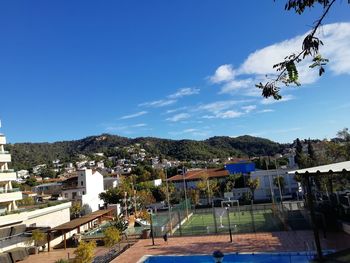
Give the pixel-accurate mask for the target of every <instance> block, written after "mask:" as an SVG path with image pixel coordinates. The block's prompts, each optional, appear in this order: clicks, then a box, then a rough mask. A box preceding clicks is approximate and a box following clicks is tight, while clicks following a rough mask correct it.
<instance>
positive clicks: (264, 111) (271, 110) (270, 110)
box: [258, 109, 275, 113]
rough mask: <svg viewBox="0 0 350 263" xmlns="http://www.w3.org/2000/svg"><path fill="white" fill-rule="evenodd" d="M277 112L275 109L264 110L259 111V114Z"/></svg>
mask: <svg viewBox="0 0 350 263" xmlns="http://www.w3.org/2000/svg"><path fill="white" fill-rule="evenodd" d="M274 111H275V110H273V109H263V110H259V111H258V113H267V112H274Z"/></svg>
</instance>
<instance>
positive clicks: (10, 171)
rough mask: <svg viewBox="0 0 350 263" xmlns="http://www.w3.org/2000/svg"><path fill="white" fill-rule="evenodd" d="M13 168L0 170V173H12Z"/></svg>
mask: <svg viewBox="0 0 350 263" xmlns="http://www.w3.org/2000/svg"><path fill="white" fill-rule="evenodd" d="M14 172H15V170H14V169H7V170H0V173H14Z"/></svg>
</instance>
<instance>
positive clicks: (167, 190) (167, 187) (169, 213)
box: [165, 168, 173, 233]
mask: <svg viewBox="0 0 350 263" xmlns="http://www.w3.org/2000/svg"><path fill="white" fill-rule="evenodd" d="M165 183H166V195H167V197H166V198H167V203H168V216H169V223H170V233H173V222H172V221H171V211H170V197H169V184H168V172H167V169H166V168H165Z"/></svg>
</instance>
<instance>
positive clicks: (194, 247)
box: [112, 231, 350, 263]
mask: <svg viewBox="0 0 350 263" xmlns="http://www.w3.org/2000/svg"><path fill="white" fill-rule="evenodd" d="M305 242H308V244H309V245H311V244H313V234H312V232H311V231H288V232H273V233H257V234H239V235H234V237H233V243H230V242H229V236H228V235H220V236H197V237H170V238H169V241H168V243H167V244H166V243H165V242H164V240H163V239H159V238H157V239H155V244H156V245H155V246H152V241H151V240H150V239H146V240H140V241H138V242H137V243H136V244H135V245H133V246H132V247H131V248H129V249H128V250H127V251H125V252H124V253H123V254H121V255H120V256H119V257H117V258H116V259H114V260H113V261H112V262H113V263H119V262H123V263H136V262H138V261H139V260H140V259H141V258H142V257H143V256H144V255H166V254H211V253H212V252H213V251H215V250H218V249H220V250H221V251H222V252H224V253H225V252H226V253H227V252H231V253H232V252H265V251H266V252H276V251H305V250H306V245H305ZM321 242H322V248H323V249H337V250H339V249H344V248H346V247H349V244H350V235H347V234H343V233H334V234H328V237H327V239H322V240H321Z"/></svg>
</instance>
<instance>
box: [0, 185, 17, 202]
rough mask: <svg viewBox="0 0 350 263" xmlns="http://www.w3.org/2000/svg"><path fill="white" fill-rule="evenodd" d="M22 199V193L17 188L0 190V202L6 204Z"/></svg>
mask: <svg viewBox="0 0 350 263" xmlns="http://www.w3.org/2000/svg"><path fill="white" fill-rule="evenodd" d="M21 199H22V192H21V191H20V190H19V189H18V188H14V189H11V190H7V191H5V190H4V189H3V188H0V202H1V203H6V202H11V201H17V200H21Z"/></svg>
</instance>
